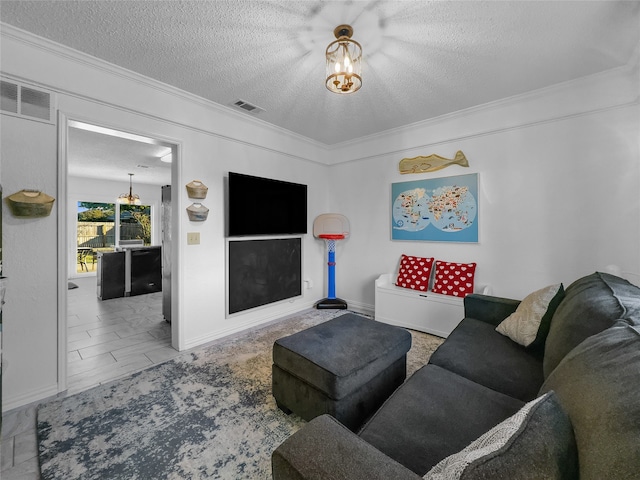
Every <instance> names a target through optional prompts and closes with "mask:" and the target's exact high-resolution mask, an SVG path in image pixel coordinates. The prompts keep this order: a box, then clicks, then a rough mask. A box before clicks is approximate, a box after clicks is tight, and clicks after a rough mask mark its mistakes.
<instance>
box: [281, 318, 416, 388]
mask: <svg viewBox="0 0 640 480" xmlns="http://www.w3.org/2000/svg"><path fill="white" fill-rule="evenodd" d="M372 346H375V348H372ZM410 348H411V334H410V333H409V332H408V331H407V330H405V329H404V328H400V327H395V326H392V325H387V324H386V323H381V322H376V321H375V320H372V319H370V318H366V317H363V316H361V315H355V314H353V313H347V314H345V315H341V316H339V317H337V318H334V319H332V320H329V321H327V322H324V323H321V324H319V325H316V326H314V327H311V328H308V329H306V330H302V331H301V332H298V333H294V334H293V335H289V336H287V337H283V338H280V339H278V340H276V341H275V343H274V345H273V363H274V364H275V365H277V366H278V367H280V368H281V369H282V370H284V371H286V372H288V373H290V374H291V375H293V376H294V377H297V378H300V379H304V381H305V382H307V383H308V384H310V385H312V386H313V387H315V388H316V389H318V390H320V391H321V392H323V393H325V394H326V395H327V396H328V397H329V398H332V399H334V400H340V399H341V398H344V397H345V396H347V395H349V394H350V393H352V392H353V391H355V390H356V389H358V388H359V387H361V386H362V385H364V384H366V383H368V382H369V381H371V380H372V379H373V378H374V377H376V376H378V375H379V374H380V373H381V372H383V371H384V370H386V369H387V367H389V366H390V365H392V364H393V363H395V362H396V361H397V360H398V359H400V358H402V357H403V356H404V355H405V354H406V353H407V351H409V349H410Z"/></svg>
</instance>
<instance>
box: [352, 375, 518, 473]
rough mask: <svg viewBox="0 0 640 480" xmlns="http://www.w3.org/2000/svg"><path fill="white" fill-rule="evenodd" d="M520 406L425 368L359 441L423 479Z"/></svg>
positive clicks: (383, 409)
mask: <svg viewBox="0 0 640 480" xmlns="http://www.w3.org/2000/svg"><path fill="white" fill-rule="evenodd" d="M523 405H524V402H521V401H519V400H516V399H514V398H511V397H509V396H507V395H503V394H501V393H498V392H495V391H493V390H491V389H489V388H486V387H483V386H482V385H479V384H477V383H474V382H472V381H470V380H467V379H466V378H464V377H461V376H459V375H456V374H455V373H452V372H449V371H447V370H444V369H443V368H440V367H438V366H436V365H426V366H424V367H422V368H421V369H420V370H418V371H417V372H416V373H414V374H413V375H412V376H411V377H410V378H409V379H408V380H407V381H406V382H405V383H404V384H403V385H402V386H400V387H399V388H398V390H396V391H395V393H394V394H393V395H392V396H391V397H389V399H388V400H387V401H386V402H385V403H384V405H383V406H382V407H380V409H379V410H378V411H377V412H376V413H375V414H374V415H373V417H372V418H371V419H370V420H369V422H367V423H366V424H365V426H364V427H363V428H362V430H361V431H360V432H359V435H360V437H361V438H362V439H363V440H365V441H366V442H368V443H370V444H371V445H373V446H374V447H376V448H377V449H378V450H380V451H382V452H383V453H385V454H386V455H388V456H389V457H391V458H393V459H394V460H396V461H397V462H399V463H400V464H402V465H404V466H406V467H407V468H409V469H410V470H412V471H414V472H415V473H417V474H418V475H424V474H425V473H426V472H428V471H429V469H431V467H433V466H434V465H435V464H436V463H438V462H439V461H440V460H442V459H443V458H445V457H447V456H449V455H451V454H452V453H455V452H458V451H460V450H461V449H463V448H464V447H465V446H467V445H468V444H469V443H470V442H471V441H473V440H474V439H476V438H478V437H479V436H480V435H481V434H482V433H484V432H486V431H487V430H489V429H490V428H492V427H494V426H495V425H497V424H498V423H500V422H501V421H502V420H504V419H505V418H507V417H509V416H510V415H513V414H514V413H515V412H517V411H518V410H519V409H520V408H522V406H523Z"/></svg>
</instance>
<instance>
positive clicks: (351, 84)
mask: <svg viewBox="0 0 640 480" xmlns="http://www.w3.org/2000/svg"><path fill="white" fill-rule="evenodd" d="M333 34H334V35H335V36H336V39H337V40H334V41H333V42H331V43H330V44H329V46H328V47H327V52H326V57H327V80H326V86H327V88H328V89H329V91H331V92H333V93H353V92H356V91H358V90H360V87H361V86H362V76H361V75H362V47H361V46H360V44H359V43H358V42H356V41H355V40H351V36H352V35H353V28H352V27H351V26H350V25H338V26H337V27H336V28H335V30H334V31H333Z"/></svg>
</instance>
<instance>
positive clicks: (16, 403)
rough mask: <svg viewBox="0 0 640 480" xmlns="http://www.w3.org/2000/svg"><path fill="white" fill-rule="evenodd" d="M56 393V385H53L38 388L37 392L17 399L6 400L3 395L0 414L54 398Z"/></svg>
mask: <svg viewBox="0 0 640 480" xmlns="http://www.w3.org/2000/svg"><path fill="white" fill-rule="evenodd" d="M58 393H59V392H58V384H57V383H55V384H53V385H48V386H46V387H43V388H39V389H38V390H34V391H31V392H27V393H25V394H22V395H19V396H17V397H9V398H7V397H6V396H5V395H3V399H2V413H3V414H4V413H5V412H8V411H10V410H14V409H16V408H20V407H24V406H25V405H29V404H30V403H35V402H40V401H42V400H44V399H46V398H49V397H52V396H55V395H57V394H58Z"/></svg>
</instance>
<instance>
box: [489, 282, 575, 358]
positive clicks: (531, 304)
mask: <svg viewBox="0 0 640 480" xmlns="http://www.w3.org/2000/svg"><path fill="white" fill-rule="evenodd" d="M563 298H564V288H563V286H562V284H561V283H558V284H557V285H549V286H548V287H545V288H541V289H540V290H536V291H535V292H533V293H530V294H529V295H527V296H526V297H525V298H524V299H523V300H522V302H520V305H518V308H517V309H516V311H515V312H513V313H512V314H511V315H509V316H508V317H507V318H505V319H504V320H503V321H502V322H501V323H500V325H498V326H497V327H496V331H497V332H498V333H501V334H502V335H506V336H507V337H509V338H510V339H511V340H513V341H514V342H516V343H519V344H520V345H523V346H525V347H531V348H535V347H540V346H544V342H545V340H546V339H547V334H548V333H549V327H550V326H551V317H553V314H554V313H555V311H556V308H558V305H559V304H560V301H561V300H562V299H563Z"/></svg>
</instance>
